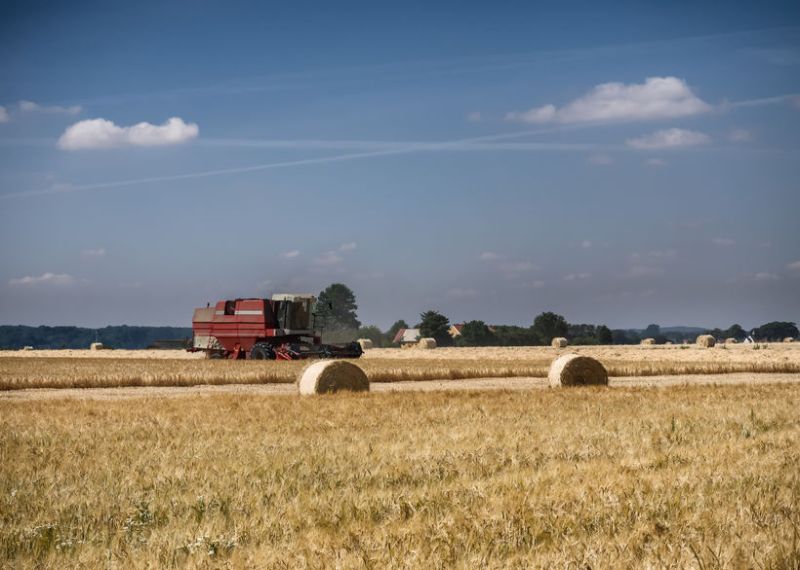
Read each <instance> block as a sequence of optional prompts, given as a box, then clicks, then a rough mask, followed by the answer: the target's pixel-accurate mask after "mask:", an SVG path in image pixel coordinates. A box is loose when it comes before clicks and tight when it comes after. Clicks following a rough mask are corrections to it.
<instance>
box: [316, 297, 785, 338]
mask: <svg viewBox="0 0 800 570" xmlns="http://www.w3.org/2000/svg"><path fill="white" fill-rule="evenodd" d="M318 300H319V302H318V307H320V310H319V313H318V315H319V316H320V317H321V318H322V321H321V323H322V325H323V326H322V328H323V339H324V340H325V341H326V342H348V341H351V340H354V339H356V338H368V339H370V340H371V341H372V343H373V344H374V345H375V346H380V347H388V346H391V345H392V341H393V340H394V337H395V336H396V335H397V332H398V331H399V330H401V329H407V328H415V329H417V328H418V329H420V335H421V336H422V337H430V338H434V339H436V342H437V344H438V345H439V346H537V345H549V344H550V342H551V341H552V340H553V338H555V337H565V338H566V339H567V340H568V341H569V342H570V343H571V344H581V345H584V344H587V345H592V344H639V342H641V340H642V339H644V338H653V339H655V341H656V343H657V344H663V343H666V342H673V343H676V344H677V343H681V342H684V341H691V342H693V341H694V340H695V338H696V337H697V335H698V334H711V335H713V336H714V337H715V338H718V339H726V338H735V339H736V340H738V341H743V340H745V339H746V338H747V337H752V338H753V339H755V340H758V341H780V340H783V339H784V338H787V337H792V338H795V337H797V336H798V335H799V334H800V333H798V329H797V326H796V325H795V323H791V322H783V321H774V322H770V323H766V324H764V325H761V326H760V327H757V328H755V329H752V330H751V331H747V330H745V329H744V328H743V327H742V326H741V325H738V324H734V325H731V326H730V327H728V328H727V329H719V328H715V329H710V330H706V329H701V328H687V327H684V328H681V327H675V328H671V329H670V328H665V329H663V330H662V329H661V327H660V326H659V325H657V324H651V325H648V326H647V327H646V328H645V329H614V330H611V329H610V328H609V327H608V326H606V325H604V324H600V325H593V324H576V323H569V322H567V320H566V319H565V318H564V317H563V316H562V315H559V314H557V313H553V312H549V311H547V312H543V313H541V314H539V315H538V316H536V317H535V318H534V319H533V322H532V323H531V325H530V326H527V327H524V326H515V325H494V326H490V325H489V324H487V323H485V322H484V321H480V320H472V321H467V322H465V323H463V327H462V328H461V334H460V335H458V336H456V337H455V338H453V336H452V335H451V334H450V327H451V322H450V320H449V319H448V318H447V317H446V316H445V315H444V314H442V313H441V312H439V311H435V310H428V311H425V312H423V313H422V314H420V316H419V320H418V321H417V322H415V324H414V325H413V326H411V325H410V324H409V323H407V322H406V321H405V320H403V319H400V320H398V321H396V322H395V323H394V324H393V325H392V326H391V327H389V329H388V330H386V331H381V329H380V328H378V327H376V326H374V325H370V326H363V325H362V323H361V321H359V320H358V305H357V303H356V297H355V294H354V293H353V291H352V290H351V289H350V288H349V287H347V286H346V285H344V284H342V283H334V284H332V285H330V286H329V287H327V288H326V289H324V290H323V291H321V292H320V294H319V297H318Z"/></svg>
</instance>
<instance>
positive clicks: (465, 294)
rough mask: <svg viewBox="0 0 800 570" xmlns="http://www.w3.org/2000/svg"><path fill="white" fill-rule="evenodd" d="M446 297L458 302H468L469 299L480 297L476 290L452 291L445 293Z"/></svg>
mask: <svg viewBox="0 0 800 570" xmlns="http://www.w3.org/2000/svg"><path fill="white" fill-rule="evenodd" d="M445 296H446V297H447V298H448V299H453V300H456V301H466V300H468V299H475V298H477V296H478V292H477V291H476V290H475V289H458V288H456V289H450V290H448V291H447V293H445Z"/></svg>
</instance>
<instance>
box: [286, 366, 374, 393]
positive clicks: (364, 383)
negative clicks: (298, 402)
mask: <svg viewBox="0 0 800 570" xmlns="http://www.w3.org/2000/svg"><path fill="white" fill-rule="evenodd" d="M297 390H298V392H300V394H302V395H309V394H329V393H333V392H339V391H340V390H349V391H352V392H368V391H369V379H368V378H367V375H366V374H365V373H364V371H363V370H361V368H359V367H358V366H356V365H355V364H353V363H352V362H347V361H346V360H320V361H318V362H314V363H313V364H310V365H309V366H306V367H305V368H304V369H303V370H301V371H300V374H299V375H298V376H297Z"/></svg>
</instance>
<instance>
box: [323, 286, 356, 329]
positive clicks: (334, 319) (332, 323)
mask: <svg viewBox="0 0 800 570" xmlns="http://www.w3.org/2000/svg"><path fill="white" fill-rule="evenodd" d="M357 310H358V305H357V304H356V296H355V293H353V291H352V289H350V287H348V286H347V285H344V284H343V283H333V284H332V285H329V286H328V287H327V288H326V289H324V290H323V291H321V292H320V294H319V297H317V313H319V314H321V315H322V316H323V317H325V328H327V329H329V330H345V329H353V330H355V329H357V328H358V327H360V326H361V321H359V320H358V316H357V315H356V311H357Z"/></svg>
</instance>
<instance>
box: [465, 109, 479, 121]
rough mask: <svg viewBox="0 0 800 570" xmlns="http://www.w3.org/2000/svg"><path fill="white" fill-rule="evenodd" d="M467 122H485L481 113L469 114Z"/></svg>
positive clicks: (473, 112)
mask: <svg viewBox="0 0 800 570" xmlns="http://www.w3.org/2000/svg"><path fill="white" fill-rule="evenodd" d="M467 120H468V121H469V122H470V123H480V122H481V121H482V120H483V117H482V116H481V112H480V111H472V112H471V113H467Z"/></svg>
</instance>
